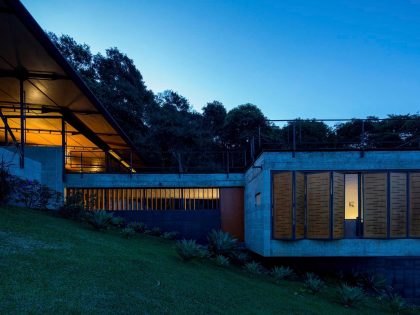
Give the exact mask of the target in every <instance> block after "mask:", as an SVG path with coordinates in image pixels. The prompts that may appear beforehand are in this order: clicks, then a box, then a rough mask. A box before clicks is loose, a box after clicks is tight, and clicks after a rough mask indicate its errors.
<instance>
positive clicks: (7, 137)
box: [4, 117, 420, 145]
mask: <svg viewBox="0 0 420 315" xmlns="http://www.w3.org/2000/svg"><path fill="white" fill-rule="evenodd" d="M4 125H5V126H4V142H5V143H6V145H9V133H8V132H7V128H6V125H7V117H5V122H4ZM419 145H420V142H419Z"/></svg>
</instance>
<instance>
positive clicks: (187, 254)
mask: <svg viewBox="0 0 420 315" xmlns="http://www.w3.org/2000/svg"><path fill="white" fill-rule="evenodd" d="M175 249H176V252H177V253H178V255H179V256H180V257H181V258H182V260H184V261H189V260H193V259H196V258H202V257H204V256H205V251H204V249H203V247H202V246H201V245H199V244H197V242H196V241H195V240H185V239H184V240H181V241H177V242H176V246H175Z"/></svg>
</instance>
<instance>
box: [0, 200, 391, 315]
mask: <svg viewBox="0 0 420 315" xmlns="http://www.w3.org/2000/svg"><path fill="white" fill-rule="evenodd" d="M301 288H302V283H300V282H288V281H285V282H283V284H282V285H276V284H274V283H272V282H271V281H270V279H269V278H268V277H267V276H254V277H250V276H248V275H247V274H246V273H245V272H244V271H243V270H241V268H238V267H229V268H221V267H218V266H216V265H215V264H214V263H212V262H210V261H202V262H200V261H197V262H187V263H185V262H182V261H181V260H180V259H179V257H178V256H177V255H176V253H175V250H174V241H167V240H163V239H160V238H157V237H152V236H146V235H138V236H135V237H134V238H132V239H125V238H123V237H122V236H121V234H120V233H119V232H118V231H116V230H108V231H104V232H98V231H94V230H92V229H91V228H90V227H89V226H87V225H84V224H82V223H78V222H73V221H69V220H65V219H62V218H58V217H55V216H53V215H51V214H49V213H44V212H37V211H32V210H27V209H21V208H12V207H9V208H0V313H1V314H22V313H25V314H27V313H29V314H46V313H48V314H51V313H54V314H58V313H60V314H63V313H72V314H80V313H85V314H88V313H89V314H383V313H387V309H386V307H385V306H381V305H380V304H379V303H378V302H376V301H374V300H372V299H371V300H368V301H367V302H365V303H364V304H363V305H362V306H360V307H359V308H357V309H346V308H344V307H343V306H341V305H339V304H338V302H337V298H336V297H335V288H331V287H330V288H327V289H326V290H325V291H324V292H322V293H320V294H319V295H316V296H312V295H310V294H304V295H297V292H299V290H300V289H301Z"/></svg>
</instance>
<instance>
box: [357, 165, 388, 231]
mask: <svg viewBox="0 0 420 315" xmlns="http://www.w3.org/2000/svg"><path fill="white" fill-rule="evenodd" d="M387 207H388V205H387V173H366V174H363V236H364V237H365V238H386V237H387V222H388V218H387Z"/></svg>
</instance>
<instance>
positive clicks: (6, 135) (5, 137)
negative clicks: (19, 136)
mask: <svg viewBox="0 0 420 315" xmlns="http://www.w3.org/2000/svg"><path fill="white" fill-rule="evenodd" d="M4 125H5V126H4V142H5V144H6V145H7V146H8V145H9V133H8V132H7V126H6V125H7V117H5V124H4Z"/></svg>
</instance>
